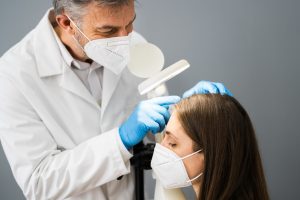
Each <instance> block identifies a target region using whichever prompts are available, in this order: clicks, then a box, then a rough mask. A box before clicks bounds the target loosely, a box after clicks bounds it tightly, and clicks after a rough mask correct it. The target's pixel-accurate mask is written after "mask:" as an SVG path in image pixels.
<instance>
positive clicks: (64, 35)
mask: <svg viewBox="0 0 300 200" xmlns="http://www.w3.org/2000/svg"><path fill="white" fill-rule="evenodd" d="M84 9H85V11H86V12H85V13H86V14H85V15H83V16H82V18H81V20H80V22H79V21H74V20H73V19H72V20H73V22H74V23H75V24H76V25H77V26H78V25H80V26H79V28H80V29H81V31H82V32H83V33H84V34H85V35H86V36H87V37H88V38H89V39H90V40H95V39H103V38H111V37H121V36H127V35H128V34H130V33H131V32H132V31H133V22H134V20H135V17H136V14H135V9H134V1H133V0H132V1H130V3H129V4H128V5H124V6H120V7H110V6H99V5H97V4H96V3H95V2H94V3H91V4H89V5H88V6H86V7H85V8H84ZM67 16H69V17H70V15H68V13H63V14H61V15H58V16H56V22H57V24H58V26H56V27H55V31H56V33H57V35H58V37H59V38H60V39H61V41H62V42H63V43H64V45H65V46H66V47H67V49H68V50H69V52H70V53H71V55H72V56H73V57H74V58H75V59H77V60H80V61H83V62H91V60H90V59H89V58H88V57H87V56H86V54H85V53H84V51H83V49H82V48H83V47H84V45H85V44H86V43H87V42H89V41H88V39H87V38H85V37H84V36H83V35H82V34H81V33H80V31H79V30H78V28H77V27H76V26H75V24H74V23H72V22H71V21H70V20H69V18H68V17H67Z"/></svg>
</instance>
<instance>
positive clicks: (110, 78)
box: [101, 67, 122, 119]
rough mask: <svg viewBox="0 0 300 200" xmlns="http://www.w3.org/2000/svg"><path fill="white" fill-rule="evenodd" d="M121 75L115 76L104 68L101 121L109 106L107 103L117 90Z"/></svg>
mask: <svg viewBox="0 0 300 200" xmlns="http://www.w3.org/2000/svg"><path fill="white" fill-rule="evenodd" d="M121 74H122V73H121ZM121 74H120V75H116V74H114V73H113V72H112V71H110V70H108V69H106V68H105V67H104V74H103V93H102V107H101V118H102V119H103V115H104V112H105V110H106V109H107V107H108V105H109V101H110V99H111V97H112V95H113V93H114V92H115V90H116V88H117V85H118V83H119V80H120V78H121Z"/></svg>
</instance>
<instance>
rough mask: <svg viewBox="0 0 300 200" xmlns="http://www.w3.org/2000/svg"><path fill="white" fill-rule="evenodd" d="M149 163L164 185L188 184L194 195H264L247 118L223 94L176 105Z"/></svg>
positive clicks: (206, 199) (261, 198)
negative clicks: (191, 187) (161, 139)
mask: <svg viewBox="0 0 300 200" xmlns="http://www.w3.org/2000/svg"><path fill="white" fill-rule="evenodd" d="M151 166H152V168H153V171H154V174H155V176H156V177H157V178H158V179H159V180H160V181H161V183H162V185H163V186H164V187H165V188H178V187H185V186H188V185H192V186H193V188H194V191H195V193H196V196H197V199H199V200H200V199H201V200H214V199H222V200H223V199H251V200H252V199H253V200H265V199H269V196H268V192H267V186H266V181H265V177H264V173H263V167H262V163H261V158H260V154H259V150H258V145H257V141H256V138H255V133H254V129H253V126H252V124H251V121H250V118H249V116H248V114H247V112H246V111H245V110H244V108H243V107H242V106H241V105H240V104H239V103H238V102H237V101H236V100H235V99H234V98H233V97H230V96H227V95H218V94H201V95H194V96H191V97H189V98H187V99H183V100H182V101H181V102H179V103H178V104H177V105H175V107H174V111H173V113H172V115H171V118H170V120H169V122H168V125H167V127H166V130H165V133H164V138H163V141H162V143H161V144H157V145H156V147H155V150H154V154H153V159H152V163H151Z"/></svg>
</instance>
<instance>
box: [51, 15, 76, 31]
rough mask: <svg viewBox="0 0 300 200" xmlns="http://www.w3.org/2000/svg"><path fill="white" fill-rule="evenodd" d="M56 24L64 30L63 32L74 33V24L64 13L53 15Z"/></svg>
mask: <svg viewBox="0 0 300 200" xmlns="http://www.w3.org/2000/svg"><path fill="white" fill-rule="evenodd" d="M55 19H56V22H57V24H58V25H59V27H60V28H61V29H62V30H64V31H65V32H68V33H70V34H71V35H74V34H75V30H74V24H73V23H72V22H71V20H70V19H69V18H68V17H67V16H66V15H64V14H61V15H57V16H56V17H55Z"/></svg>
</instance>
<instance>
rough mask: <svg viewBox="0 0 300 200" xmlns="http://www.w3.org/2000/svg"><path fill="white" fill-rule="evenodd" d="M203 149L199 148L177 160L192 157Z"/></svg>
mask: <svg viewBox="0 0 300 200" xmlns="http://www.w3.org/2000/svg"><path fill="white" fill-rule="evenodd" d="M201 151H202V149H199V150H198V151H195V152H194V153H191V154H189V155H186V156H184V157H182V158H178V159H177V160H184V159H186V158H189V157H191V156H193V155H195V154H197V153H199V152H201Z"/></svg>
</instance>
